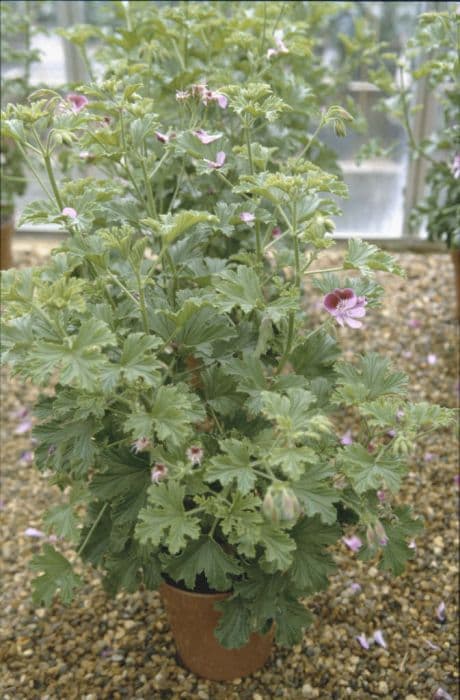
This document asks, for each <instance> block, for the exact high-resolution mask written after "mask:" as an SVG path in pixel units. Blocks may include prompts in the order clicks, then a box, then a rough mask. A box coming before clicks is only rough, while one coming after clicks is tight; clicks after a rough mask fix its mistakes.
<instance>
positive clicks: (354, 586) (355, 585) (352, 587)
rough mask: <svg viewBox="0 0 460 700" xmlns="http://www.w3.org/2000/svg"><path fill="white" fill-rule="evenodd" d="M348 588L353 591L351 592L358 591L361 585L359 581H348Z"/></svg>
mask: <svg viewBox="0 0 460 700" xmlns="http://www.w3.org/2000/svg"><path fill="white" fill-rule="evenodd" d="M350 590H351V591H353V593H359V592H360V591H361V590H362V586H361V584H360V583H356V582H355V581H354V582H353V583H350Z"/></svg>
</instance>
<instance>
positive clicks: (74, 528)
mask: <svg viewBox="0 0 460 700" xmlns="http://www.w3.org/2000/svg"><path fill="white" fill-rule="evenodd" d="M44 523H45V526H46V530H47V531H48V532H49V531H51V532H54V533H55V534H56V535H57V536H58V537H63V538H64V539H65V540H69V541H71V542H76V541H78V538H79V534H80V530H79V528H78V523H79V521H78V518H76V517H75V513H74V509H73V506H72V504H71V503H65V504H64V505H61V506H54V507H53V508H50V510H48V511H47V512H46V514H45V518H44Z"/></svg>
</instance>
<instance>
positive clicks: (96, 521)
mask: <svg viewBox="0 0 460 700" xmlns="http://www.w3.org/2000/svg"><path fill="white" fill-rule="evenodd" d="M108 505H109V504H108V503H104V505H103V507H102V508H101V510H100V511H99V513H98V516H97V518H96V520H95V521H94V523H93V525H92V527H91V529H90V531H89V532H88V534H87V535H86V537H85V541H84V542H83V544H82V545H81V546H80V547H79V548H78V550H77V555H80V554H81V553H82V552H83V550H84V548H85V547H86V545H87V544H88V542H89V539H90V537H91V535H92V534H93V532H94V530H95V529H96V527H97V526H98V524H99V521H100V519H101V518H102V516H103V515H104V513H105V511H106V510H107V508H108Z"/></svg>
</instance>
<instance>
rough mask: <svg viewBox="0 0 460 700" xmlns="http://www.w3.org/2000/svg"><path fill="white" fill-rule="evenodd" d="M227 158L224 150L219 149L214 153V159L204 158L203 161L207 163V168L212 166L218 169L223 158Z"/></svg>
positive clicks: (223, 160) (222, 162) (223, 161)
mask: <svg viewBox="0 0 460 700" xmlns="http://www.w3.org/2000/svg"><path fill="white" fill-rule="evenodd" d="M226 158H227V156H226V154H225V153H224V151H219V153H218V154H217V155H216V160H208V159H207V158H204V159H203V160H204V162H205V163H207V164H208V167H209V168H214V169H215V170H218V169H219V168H221V167H222V166H223V164H224V163H225V159H226Z"/></svg>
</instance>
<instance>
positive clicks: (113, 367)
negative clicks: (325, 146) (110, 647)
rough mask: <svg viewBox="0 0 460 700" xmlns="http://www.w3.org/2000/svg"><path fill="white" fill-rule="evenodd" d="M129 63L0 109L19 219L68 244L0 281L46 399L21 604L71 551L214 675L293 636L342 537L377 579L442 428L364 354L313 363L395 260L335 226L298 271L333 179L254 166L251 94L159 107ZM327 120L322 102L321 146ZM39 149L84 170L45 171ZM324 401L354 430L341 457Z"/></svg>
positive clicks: (255, 95)
mask: <svg viewBox="0 0 460 700" xmlns="http://www.w3.org/2000/svg"><path fill="white" fill-rule="evenodd" d="M134 74H135V68H133V71H132V74H131V75H128V76H127V77H126V78H125V79H124V80H118V79H107V80H104V81H102V82H101V83H100V84H96V83H93V84H91V85H90V86H86V87H85V88H83V87H82V88H81V89H80V90H79V91H78V93H76V94H75V95H72V96H70V97H69V96H68V97H67V98H62V97H61V96H60V95H57V94H56V93H53V92H51V91H41V92H40V93H38V94H37V95H36V96H35V100H34V101H33V102H32V103H31V105H30V106H28V107H21V106H10V107H8V109H7V110H6V112H5V114H4V115H3V116H4V126H5V129H6V130H7V131H8V133H9V135H10V136H11V138H13V139H17V140H18V142H19V144H20V146H21V148H23V149H24V152H26V153H28V154H30V157H31V158H35V157H36V156H37V151H38V152H39V153H40V154H41V156H42V158H43V162H44V166H45V171H46V173H47V176H48V179H49V184H48V186H46V185H45V188H46V191H47V192H48V195H49V197H48V200H43V201H39V202H34V203H32V204H31V205H30V206H29V207H28V209H27V210H26V212H25V214H24V218H25V220H30V221H47V222H60V223H61V224H62V225H63V226H65V228H66V229H67V230H68V233H69V236H68V238H67V239H66V240H65V241H64V242H63V243H62V245H61V246H60V247H59V248H57V249H56V250H54V251H53V254H52V256H51V259H50V261H49V262H48V263H47V264H45V265H44V266H42V267H38V268H32V269H24V270H20V271H16V270H10V271H8V272H6V273H4V274H3V276H2V280H3V291H2V295H3V296H2V299H3V303H4V306H5V311H4V320H3V327H2V342H3V361H4V362H5V363H7V364H8V365H9V366H10V367H11V368H12V370H13V372H15V373H16V374H17V375H18V376H20V377H22V378H23V379H26V380H30V381H32V382H33V383H35V384H37V385H40V386H42V387H45V388H46V389H47V390H46V391H45V392H44V393H43V396H42V397H41V399H40V400H39V401H38V403H37V405H36V407H35V416H36V426H35V431H34V434H35V437H36V439H37V440H38V441H39V444H38V447H37V449H36V462H37V466H38V467H39V468H40V469H42V470H46V471H47V472H48V473H49V474H50V475H51V479H52V483H54V484H55V485H57V486H58V487H59V488H60V489H61V491H62V502H61V503H57V504H56V505H53V506H52V507H51V508H50V510H49V511H48V512H47V513H46V515H45V527H46V528H47V529H48V531H49V532H52V533H54V534H55V535H57V537H58V538H59V539H58V543H57V544H56V546H52V545H51V544H46V545H44V547H43V552H42V554H40V555H38V556H36V557H35V559H34V560H33V564H32V566H33V568H34V570H35V571H36V572H38V573H39V575H38V576H37V578H35V580H34V582H33V587H34V594H33V595H34V600H35V602H36V603H37V604H43V603H44V604H50V603H51V602H52V600H53V598H54V596H55V594H56V593H58V594H60V596H61V598H62V600H63V601H64V602H65V603H70V602H71V600H72V598H73V596H74V595H75V589H77V588H78V587H79V586H80V585H81V584H82V579H81V577H80V576H78V575H77V574H76V573H75V572H74V569H73V564H72V561H73V559H74V558H75V555H73V554H71V552H72V547H74V548H75V549H76V554H77V555H79V556H80V557H81V558H82V559H83V560H84V561H85V562H86V563H87V564H89V565H91V566H94V567H98V568H100V569H101V570H102V571H103V572H104V578H103V583H104V587H105V589H106V590H107V591H108V592H109V593H110V594H115V593H116V592H117V591H119V590H120V589H126V590H127V591H134V590H136V589H137V588H138V587H139V586H141V585H142V586H145V587H147V588H148V589H156V588H158V587H160V590H161V593H162V597H163V600H164V602H165V605H166V608H167V611H168V614H169V618H170V622H171V626H172V630H173V633H174V635H175V639H176V644H177V647H178V650H179V654H180V655H181V657H182V659H183V661H184V663H185V664H186V665H187V666H188V667H189V668H190V669H191V670H193V671H194V672H196V673H197V674H200V675H203V676H205V677H208V678H212V679H221V680H225V679H230V678H235V677H238V676H241V675H244V674H247V673H250V672H252V671H254V670H255V669H256V668H257V667H258V666H260V665H261V664H262V663H263V662H264V660H265V659H266V658H267V656H268V654H269V652H270V646H271V641H272V637H273V636H274V638H275V639H276V641H277V642H278V643H280V644H284V645H292V644H294V643H295V642H296V641H297V640H299V639H300V637H301V635H302V630H303V628H305V627H306V626H307V625H308V624H309V623H310V621H311V615H310V613H309V612H308V611H307V609H306V608H305V607H304V604H303V602H302V600H303V599H304V598H306V597H308V596H311V595H313V594H314V593H315V592H317V591H320V590H323V589H324V588H325V587H326V586H327V582H328V576H329V575H330V574H331V573H332V572H333V571H334V560H333V557H332V554H331V552H330V548H331V546H332V545H334V543H336V542H338V540H340V538H341V537H342V535H343V533H344V528H347V527H348V526H350V525H352V526H353V527H354V528H355V529H356V532H357V533H359V534H361V535H362V538H363V540H364V542H365V544H364V545H363V546H362V548H361V550H360V556H361V557H362V558H364V559H371V558H378V559H379V562H380V564H379V565H380V567H381V568H382V569H389V570H391V571H393V573H395V574H399V573H401V572H402V570H403V568H404V563H405V561H406V559H408V558H410V557H411V555H412V554H413V550H412V549H411V548H410V547H409V546H408V540H409V539H412V538H413V537H414V535H415V534H416V533H417V532H419V530H420V527H421V526H420V522H419V521H418V520H416V519H413V518H412V516H411V513H410V509H409V507H407V506H404V505H401V504H399V503H398V501H397V498H396V494H397V492H398V490H399V488H400V485H401V482H402V479H403V477H404V474H405V472H406V468H407V467H406V458H407V455H408V454H409V453H410V452H411V450H412V449H413V447H414V445H415V443H416V439H417V435H418V434H419V433H420V432H422V433H424V432H426V431H429V430H433V429H439V428H440V427H443V426H446V425H448V424H449V423H450V421H451V420H452V416H451V412H449V411H448V410H447V409H444V408H441V407H439V406H432V405H429V404H427V403H419V404H411V403H409V402H408V401H407V399H406V396H405V390H406V384H407V378H406V377H405V376H404V375H403V374H402V373H401V372H399V371H395V370H394V369H392V367H391V365H390V362H389V360H388V359H387V358H383V357H380V356H378V355H377V354H374V353H371V354H368V355H364V356H362V355H359V354H357V355H356V357H355V358H354V361H353V362H344V361H341V360H340V359H339V356H340V349H339V343H338V339H339V338H338V335H339V333H340V332H343V333H345V332H346V333H356V335H357V344H359V334H360V333H361V331H360V328H361V326H362V323H363V319H364V318H365V317H367V318H366V321H369V320H371V319H372V314H373V309H374V308H375V307H377V306H378V305H379V303H380V299H381V296H382V293H383V290H382V288H381V287H380V286H379V285H378V284H377V283H376V282H375V281H374V279H373V274H374V271H375V270H383V271H388V272H390V273H396V274H400V273H401V270H400V269H399V267H398V265H397V264H396V263H395V261H394V260H393V259H392V258H391V257H390V256H389V255H387V254H386V253H384V252H382V251H380V250H378V249H377V247H376V246H373V245H369V244H367V243H364V242H361V241H357V240H351V241H350V242H349V246H348V250H347V252H346V253H345V255H344V259H343V265H342V266H341V267H340V268H337V269H334V270H331V269H327V268H324V267H323V268H322V267H321V266H320V265H319V263H318V260H319V259H320V257H321V253H322V251H323V250H324V249H327V248H328V247H329V246H330V245H332V243H333V241H332V240H331V238H332V236H331V231H332V230H333V228H334V225H333V222H332V218H331V217H332V216H334V215H336V214H338V213H339V210H338V207H337V204H336V201H335V200H336V197H337V196H345V195H346V187H345V185H344V184H343V182H341V180H340V179H339V178H338V177H337V176H336V175H332V174H330V173H328V172H326V171H325V170H323V169H321V168H320V167H319V166H318V165H316V164H314V163H312V162H311V161H309V160H308V159H307V158H306V155H307V152H308V150H307V149H305V148H304V153H303V154H300V155H299V153H298V152H295V151H294V152H293V153H292V155H291V156H290V157H285V154H284V153H283V157H282V158H280V157H279V155H278V151H277V148H276V147H275V146H273V144H272V143H271V141H270V140H269V138H268V134H269V132H270V130H269V126H270V125H272V124H275V123H277V122H279V121H280V120H282V119H283V118H284V115H285V114H288V113H289V110H290V105H289V104H288V103H287V102H286V101H285V100H283V99H282V98H280V97H279V96H278V95H277V94H276V93H275V91H274V90H273V89H272V87H271V86H270V85H269V84H267V83H266V82H259V81H257V80H256V79H254V80H253V81H252V82H249V83H247V82H245V83H243V84H238V83H237V82H233V83H220V84H217V83H213V84H210V85H207V86H206V87H205V85H204V78H205V77H206V76H204V75H203V76H202V77H201V79H200V80H194V81H193V82H191V83H190V84H186V85H182V86H181V89H180V92H179V94H176V92H175V91H176V86H171V88H170V89H171V90H172V92H173V94H174V95H175V96H176V100H177V114H176V115H175V116H174V117H172V116H171V106H170V102H166V103H165V105H166V106H165V109H167V117H168V119H167V120H165V118H164V115H163V114H162V109H163V103H162V102H161V101H160V102H158V103H157V102H155V103H154V102H153V101H152V99H151V98H150V97H148V96H144V95H143V94H142V92H141V88H142V85H140V83H139V82H138V81H136V76H135V75H134ZM349 119H350V117H349V114H348V113H347V112H346V111H345V110H343V109H342V108H341V107H338V106H331V107H329V109H328V110H327V112H326V113H325V115H324V121H325V123H327V124H329V125H331V126H332V127H333V128H334V129H335V131H336V132H337V133H338V134H342V133H344V131H345V124H346V122H347V121H349ZM172 125H173V126H174V128H172ZM32 134H33V135H34V140H33V141H31V139H32V136H31V135H32ZM260 134H265V135H266V139H267V140H264V141H261V140H260ZM31 146H33V147H34V149H35V150H33V149H31ZM61 149H67V150H68V151H70V152H71V153H73V154H75V156H76V157H78V156H79V155H80V154H82V153H83V154H85V155H84V158H85V160H87V159H88V160H91V162H92V163H94V164H95V165H96V166H97V167H98V168H99V171H98V172H99V173H100V174H101V177H99V178H97V177H95V176H94V177H85V178H83V179H81V180H65V179H64V180H62V181H61V182H59V179H60V178H59V177H57V175H56V171H55V168H54V165H55V160H56V156H57V155H58V154H59V153H60V151H61ZM28 157H29V156H28ZM171 180H172V181H175V182H176V185H175V191H174V193H173V196H171V195H170V194H169V195H168V187H169V185H168V186H166V184H165V183H170V182H171ZM218 183H219V184H218ZM182 201H183V202H185V204H184V205H183V204H182V203H181V202H182ZM193 201H194V202H195V206H192V203H193ZM173 202H176V204H175V206H174V208H173V205H172V203H173ZM315 304H320V305H321V307H322V321H321V323H319V324H318V325H317V326H316V327H312V325H311V321H310V320H309V316H310V310H311V309H312V308H313V307H314V305H315ZM344 411H345V412H347V413H348V412H350V413H352V414H353V415H354V416H355V417H356V419H357V421H359V425H360V430H359V434H357V438H356V440H355V441H354V442H353V443H352V444H348V445H343V444H342V442H341V440H340V438H339V437H338V436H339V435H340V434H341V429H340V423H341V420H342V416H343V413H344ZM388 431H396V435H395V436H394V437H392V438H390V437H389V435H388ZM392 434H393V433H392ZM382 492H384V497H383V498H382ZM61 538H62V539H61ZM205 609H206V610H207V611H208V612H209V615H210V617H209V618H207V619H206V618H204V610H205ZM248 645H249V646H248ZM200 651H201V654H200Z"/></svg>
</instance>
